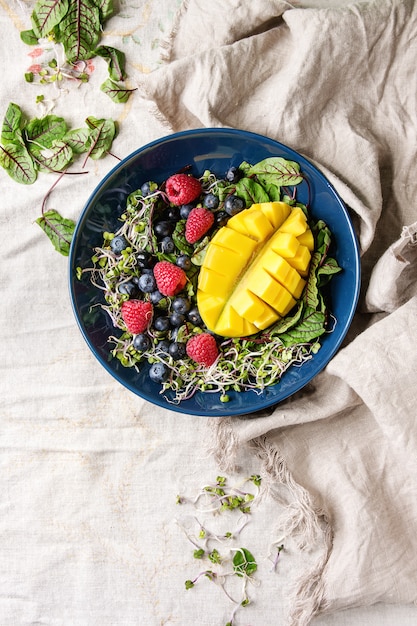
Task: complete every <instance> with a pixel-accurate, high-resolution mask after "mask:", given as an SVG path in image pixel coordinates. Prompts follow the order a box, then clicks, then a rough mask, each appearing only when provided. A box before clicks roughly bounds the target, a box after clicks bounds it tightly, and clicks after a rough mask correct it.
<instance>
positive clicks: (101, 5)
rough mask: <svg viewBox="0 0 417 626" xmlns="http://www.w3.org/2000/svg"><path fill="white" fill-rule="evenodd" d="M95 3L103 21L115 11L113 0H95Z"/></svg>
mask: <svg viewBox="0 0 417 626" xmlns="http://www.w3.org/2000/svg"><path fill="white" fill-rule="evenodd" d="M93 4H95V5H96V7H97V8H98V9H99V11H100V17H101V19H102V20H103V22H104V21H105V20H107V19H109V17H111V16H112V15H113V13H114V7H113V0H93Z"/></svg>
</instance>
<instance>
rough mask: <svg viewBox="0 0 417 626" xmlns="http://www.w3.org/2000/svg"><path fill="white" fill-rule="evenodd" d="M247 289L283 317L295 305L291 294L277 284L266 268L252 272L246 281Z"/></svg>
mask: <svg viewBox="0 0 417 626" xmlns="http://www.w3.org/2000/svg"><path fill="white" fill-rule="evenodd" d="M246 287H247V289H249V291H252V293H254V294H255V295H257V296H259V297H260V298H261V300H264V301H265V302H266V303H267V304H270V305H271V306H272V307H273V308H274V309H275V310H276V311H277V313H279V315H280V316H281V317H284V315H287V313H288V312H289V311H290V310H291V309H292V307H293V306H294V305H295V300H294V298H293V297H292V295H291V294H290V292H289V291H288V290H287V289H286V288H285V287H283V286H282V285H281V284H280V283H279V282H277V281H276V280H275V279H274V278H273V277H272V276H271V274H269V272H267V271H266V270H265V269H264V268H259V269H258V270H257V271H256V272H251V274H250V276H249V278H248V279H247V281H246Z"/></svg>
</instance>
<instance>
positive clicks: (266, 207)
mask: <svg viewBox="0 0 417 626" xmlns="http://www.w3.org/2000/svg"><path fill="white" fill-rule="evenodd" d="M313 250H314V237H313V234H312V232H311V230H310V228H309V226H308V223H307V219H306V216H305V214H304V212H303V211H302V209H301V208H299V207H291V206H289V205H288V204H286V203H285V202H263V203H256V204H253V205H252V206H251V207H249V208H248V209H245V210H243V211H241V212H240V213H238V214H237V215H234V216H233V217H231V218H230V219H229V221H228V223H227V225H226V226H223V228H220V229H219V230H218V231H217V233H216V234H215V236H214V237H213V238H212V240H211V242H210V244H209V246H208V248H207V251H206V255H205V257H204V261H203V264H202V267H201V270H200V274H199V279H198V290H197V304H198V308H199V311H200V315H201V317H202V319H203V321H204V323H205V324H206V326H207V327H208V328H209V330H211V331H213V332H215V333H216V334H218V335H221V336H225V337H245V336H248V335H253V334H255V333H257V332H259V331H260V330H264V329H265V328H268V326H271V325H272V324H274V323H275V322H276V321H278V320H279V319H280V318H281V317H284V316H285V315H287V314H288V313H289V312H290V311H291V309H292V308H293V307H294V306H295V304H296V302H297V300H298V299H299V298H300V296H301V294H302V291H303V289H304V286H305V283H306V277H307V275H308V270H309V265H310V261H311V253H312V251H313Z"/></svg>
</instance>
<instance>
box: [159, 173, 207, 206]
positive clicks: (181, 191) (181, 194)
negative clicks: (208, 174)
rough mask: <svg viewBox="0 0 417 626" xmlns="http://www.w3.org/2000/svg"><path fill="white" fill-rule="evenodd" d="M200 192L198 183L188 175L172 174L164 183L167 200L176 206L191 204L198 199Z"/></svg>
mask: <svg viewBox="0 0 417 626" xmlns="http://www.w3.org/2000/svg"><path fill="white" fill-rule="evenodd" d="M202 190H203V188H202V186H201V183H200V181H199V180H197V178H194V176H189V175H188V174H174V175H173V176H170V177H169V178H168V180H167V181H166V183H165V192H166V194H167V196H168V199H169V201H170V202H172V204H175V205H176V206H180V205H181V204H188V203H189V202H192V201H193V200H195V199H196V198H198V196H199V195H200V194H201V192H202Z"/></svg>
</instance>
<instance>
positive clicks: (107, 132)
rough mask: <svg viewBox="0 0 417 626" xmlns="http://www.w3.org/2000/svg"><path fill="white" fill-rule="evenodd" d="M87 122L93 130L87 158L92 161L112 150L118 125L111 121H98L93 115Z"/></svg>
mask: <svg viewBox="0 0 417 626" xmlns="http://www.w3.org/2000/svg"><path fill="white" fill-rule="evenodd" d="M85 121H86V123H87V126H89V127H90V128H91V133H90V136H91V146H90V149H89V151H88V154H87V156H89V157H91V158H92V159H100V158H101V157H102V156H105V155H106V154H107V153H108V151H109V150H110V147H111V144H112V142H113V139H114V136H115V134H116V125H115V123H114V122H113V120H111V119H107V120H106V119H101V120H98V119H96V118H95V117H93V116H92V115H91V116H90V117H87V119H86V120H85Z"/></svg>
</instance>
